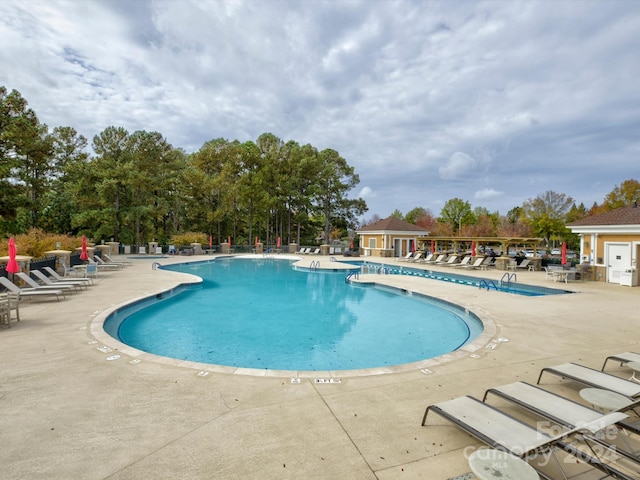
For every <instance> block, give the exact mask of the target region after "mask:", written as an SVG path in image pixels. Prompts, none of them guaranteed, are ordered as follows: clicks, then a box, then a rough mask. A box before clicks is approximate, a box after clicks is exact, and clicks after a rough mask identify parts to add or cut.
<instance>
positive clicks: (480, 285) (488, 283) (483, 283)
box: [478, 279, 498, 291]
mask: <svg viewBox="0 0 640 480" xmlns="http://www.w3.org/2000/svg"><path fill="white" fill-rule="evenodd" d="M483 287H484V288H486V289H487V291H489V290H490V289H491V287H493V288H494V290H496V291H497V290H498V286H497V285H496V284H495V283H494V281H493V280H485V279H481V280H480V282H478V288H480V289H482V288H483Z"/></svg>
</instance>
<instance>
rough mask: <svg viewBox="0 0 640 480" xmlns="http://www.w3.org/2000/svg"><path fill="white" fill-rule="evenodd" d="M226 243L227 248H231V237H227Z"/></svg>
mask: <svg viewBox="0 0 640 480" xmlns="http://www.w3.org/2000/svg"><path fill="white" fill-rule="evenodd" d="M227 243H228V244H229V246H231V235H229V236H228V237H227Z"/></svg>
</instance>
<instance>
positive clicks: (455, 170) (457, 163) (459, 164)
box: [438, 152, 476, 180]
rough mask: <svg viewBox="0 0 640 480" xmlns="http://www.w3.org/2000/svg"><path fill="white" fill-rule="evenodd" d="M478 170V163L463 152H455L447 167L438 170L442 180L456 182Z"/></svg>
mask: <svg viewBox="0 0 640 480" xmlns="http://www.w3.org/2000/svg"><path fill="white" fill-rule="evenodd" d="M475 168H476V161H475V160H474V159H473V158H472V157H471V156H469V155H467V154H466V153H463V152H455V153H454V154H453V155H451V157H449V160H448V161H447V163H446V164H445V165H443V166H442V167H440V168H439V169H438V172H439V173H440V178H442V179H443V180H454V179H456V178H459V177H462V176H465V175H472V174H473V173H474V170H475Z"/></svg>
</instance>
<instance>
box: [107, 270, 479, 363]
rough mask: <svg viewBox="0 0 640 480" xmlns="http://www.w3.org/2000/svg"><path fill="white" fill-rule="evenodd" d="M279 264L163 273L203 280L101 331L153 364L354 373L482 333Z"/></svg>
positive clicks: (452, 316) (435, 305)
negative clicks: (168, 360) (169, 361)
mask: <svg viewBox="0 0 640 480" xmlns="http://www.w3.org/2000/svg"><path fill="white" fill-rule="evenodd" d="M291 264H292V262H291V261H286V260H276V259H264V260H250V259H240V258H237V259H217V260H215V261H208V262H198V263H190V264H182V265H179V266H173V267H165V268H171V269H173V270H179V271H183V272H188V273H192V274H195V275H198V276H200V277H202V278H203V284H202V286H200V287H191V288H187V289H185V290H184V291H183V292H182V293H180V294H179V295H163V296H162V297H165V298H162V299H157V298H154V299H152V300H149V301H146V302H144V303H143V304H140V303H139V304H136V305H134V306H132V307H129V308H125V309H124V310H121V311H119V312H116V314H114V315H112V316H110V317H109V318H108V319H107V320H106V322H105V330H106V331H107V332H108V333H109V334H110V335H112V336H114V337H116V338H118V339H119V340H120V341H122V342H123V343H126V344H128V345H131V346H133V347H135V348H137V349H139V350H143V351H146V352H151V353H154V354H157V355H162V356H166V357H172V358H177V359H184V360H190V361H195V362H202V363H211V364H218V365H227V366H235V367H247V368H257V369H272V370H310V371H313V370H352V369H362V368H375V367H385V366H391V365H400V364H405V363H411V362H416V361H419V360H423V359H426V358H432V357H435V356H438V355H442V354H444V353H448V352H451V351H453V350H456V349H457V348H459V347H460V346H462V345H463V344H465V343H466V342H468V341H469V340H471V339H473V338H475V337H477V336H478V335H479V334H480V332H481V331H482V326H481V322H480V321H479V320H478V319H477V318H476V317H474V316H473V314H469V313H465V311H464V310H463V309H460V308H458V307H455V306H454V305H450V304H447V303H445V302H440V301H435V300H434V301H430V300H429V299H427V298H426V297H422V296H420V295H415V294H414V295H406V294H399V293H400V292H399V291H395V290H393V291H392V290H391V289H383V288H374V287H371V286H358V285H349V284H347V283H346V282H345V274H346V272H322V271H317V272H309V271H307V272H304V271H298V270H295V269H293V268H292V265H291Z"/></svg>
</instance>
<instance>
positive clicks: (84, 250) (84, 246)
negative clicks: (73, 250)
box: [80, 235, 89, 261]
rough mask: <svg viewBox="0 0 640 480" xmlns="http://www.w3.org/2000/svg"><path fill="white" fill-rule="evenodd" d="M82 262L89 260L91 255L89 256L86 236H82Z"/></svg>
mask: <svg viewBox="0 0 640 480" xmlns="http://www.w3.org/2000/svg"><path fill="white" fill-rule="evenodd" d="M80 260H82V261H86V260H89V255H88V254H87V237H85V236H84V235H82V251H81V252H80Z"/></svg>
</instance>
